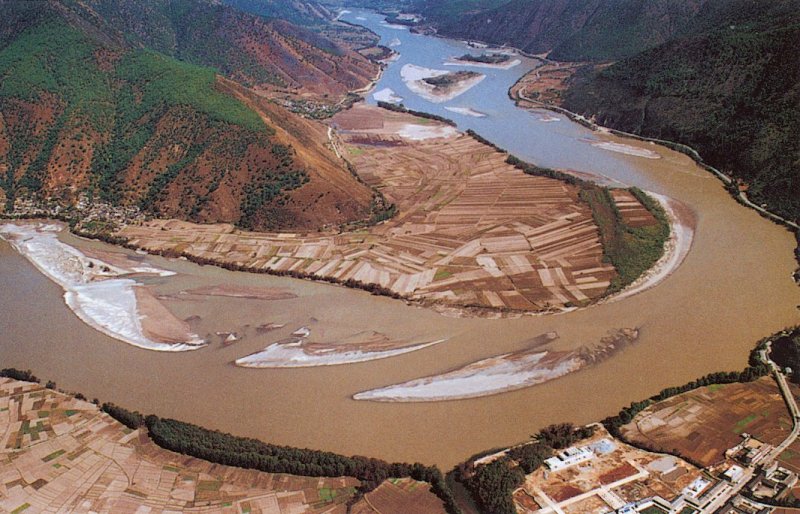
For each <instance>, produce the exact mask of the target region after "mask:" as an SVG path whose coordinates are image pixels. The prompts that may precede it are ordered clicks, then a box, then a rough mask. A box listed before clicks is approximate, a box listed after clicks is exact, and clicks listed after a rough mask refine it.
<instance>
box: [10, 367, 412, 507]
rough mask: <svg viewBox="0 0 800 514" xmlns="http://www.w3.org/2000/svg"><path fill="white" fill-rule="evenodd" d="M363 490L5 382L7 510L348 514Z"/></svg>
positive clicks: (25, 384)
mask: <svg viewBox="0 0 800 514" xmlns="http://www.w3.org/2000/svg"><path fill="white" fill-rule="evenodd" d="M358 485H359V482H358V480H356V479H355V478H348V477H341V478H309V477H299V476H293V475H283V474H271V473H263V472H260V471H255V470H247V469H240V468H234V467H230V466H222V465H218V464H211V463H210V462H206V461H203V460H200V459H195V458H192V457H186V456H183V455H179V454H177V453H173V452H170V451H167V450H164V449H162V448H159V447H158V446H156V445H155V444H154V443H152V442H151V441H150V439H149V438H148V437H147V435H146V433H145V430H144V429H140V430H133V431H132V430H130V429H128V428H126V427H125V426H123V425H122V424H120V423H118V422H117V421H115V420H114V419H112V418H111V417H110V416H108V415H106V414H104V413H101V412H100V411H99V409H98V408H97V407H96V406H95V405H94V404H92V403H89V402H86V401H82V400H78V399H76V398H73V397H71V396H67V395H64V394H61V393H58V392H56V391H53V390H50V389H45V388H44V387H42V386H41V385H39V384H33V383H29V382H19V381H16V380H11V379H7V378H2V379H0V511H2V512H23V511H24V512H25V513H26V514H28V513H35V512H43V511H47V512H56V511H60V512H120V513H133V512H144V511H147V512H165V511H172V512H230V513H237V512H251V513H253V514H255V513H259V512H260V513H272V514H282V513H288V512H311V513H323V512H325V513H334V512H337V513H344V512H345V511H346V510H347V509H346V507H345V503H346V502H347V501H348V500H349V499H350V498H352V496H353V494H354V493H355V487H357V486H358ZM423 485H425V484H423Z"/></svg>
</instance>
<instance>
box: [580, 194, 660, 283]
mask: <svg viewBox="0 0 800 514" xmlns="http://www.w3.org/2000/svg"><path fill="white" fill-rule="evenodd" d="M630 191H631V193H633V195H634V196H635V197H636V198H637V199H638V200H639V202H641V203H642V205H644V206H645V207H646V208H647V210H649V211H650V213H651V214H653V216H654V217H655V218H656V221H657V222H658V223H656V224H655V225H650V226H645V227H631V226H628V225H627V224H625V222H624V220H623V218H622V215H621V214H620V212H619V209H618V208H617V205H616V203H614V200H613V199H612V198H611V194H610V193H609V191H608V189H605V188H599V187H586V188H584V189H582V190H581V192H580V197H581V199H582V200H583V201H585V202H586V203H588V204H589V206H590V207H591V209H592V216H593V218H594V222H595V224H596V225H597V226H598V227H599V229H600V237H601V239H602V242H603V253H604V254H605V258H606V259H607V260H608V261H609V262H610V263H611V264H613V265H614V268H615V269H616V270H617V273H618V276H617V277H614V279H612V281H611V285H610V286H609V288H608V290H607V291H606V294H612V293H615V292H617V291H620V290H622V289H623V288H624V287H625V286H627V285H628V284H630V283H631V282H633V281H634V280H636V279H637V278H639V277H640V276H641V275H642V273H644V272H645V271H647V270H648V269H650V268H651V267H652V266H653V265H654V264H655V263H656V262H657V261H658V259H660V258H661V256H662V255H663V254H664V243H666V241H667V239H668V238H669V234H670V228H669V221H668V220H667V215H666V213H665V212H664V210H663V209H662V208H661V206H660V205H658V203H657V202H656V201H655V200H653V199H652V198H650V197H649V196H647V195H646V194H645V193H644V192H643V191H641V190H639V189H636V188H631V189H630Z"/></svg>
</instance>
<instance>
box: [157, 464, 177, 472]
mask: <svg viewBox="0 0 800 514" xmlns="http://www.w3.org/2000/svg"><path fill="white" fill-rule="evenodd" d="M161 469H163V470H165V471H172V472H174V473H180V471H181V470H180V468H176V467H175V466H169V465H165V466H164V467H163V468H161Z"/></svg>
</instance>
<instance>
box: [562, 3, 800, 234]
mask: <svg viewBox="0 0 800 514" xmlns="http://www.w3.org/2000/svg"><path fill="white" fill-rule="evenodd" d="M737 4H740V5H752V4H753V3H752V2H737ZM762 4H763V2H762ZM733 14H734V15H735V16H736V17H738V18H739V19H740V20H741V19H742V18H743V16H742V14H743V11H742V10H741V9H738V8H737V9H735V12H734V13H733ZM798 48H800V2H797V1H791V2H790V1H784V2H779V1H776V2H773V3H771V9H765V10H761V11H759V12H753V13H751V16H749V17H747V19H746V22H745V23H742V24H735V23H732V22H727V23H725V24H724V25H721V26H719V27H717V28H715V29H712V30H709V31H707V32H705V33H702V34H700V35H694V36H690V37H684V38H678V39H675V40H673V41H670V42H668V43H665V44H663V45H660V46H658V47H656V48H653V49H651V50H648V51H645V52H643V53H641V54H638V55H636V56H634V57H631V58H628V59H625V60H622V61H620V62H618V63H616V64H614V65H613V66H611V67H608V68H606V69H605V70H603V71H600V72H595V73H590V74H586V75H584V76H579V77H578V78H576V79H574V80H573V82H572V84H570V87H569V88H568V90H567V91H566V92H565V94H564V102H563V103H564V106H565V107H566V108H568V109H570V110H572V111H575V112H578V113H582V114H585V115H587V116H594V117H595V118H596V119H597V121H598V122H599V123H601V124H603V125H606V126H610V127H613V128H617V129H620V130H625V131H628V132H634V133H637V134H641V135H645V136H650V137H656V138H662V139H667V140H672V141H677V142H681V143H685V144H688V145H690V146H692V147H694V148H696V149H697V150H698V151H699V152H700V154H701V155H702V156H703V158H704V159H705V160H706V161H707V162H708V163H709V164H711V165H713V166H715V167H717V168H719V169H721V170H722V171H724V172H726V173H728V174H731V175H733V176H734V177H736V178H738V179H740V180H741V181H742V182H743V183H744V184H743V185H742V187H743V188H746V189H747V193H748V195H749V196H750V197H751V199H752V200H753V201H755V202H757V203H759V204H761V203H765V204H768V205H769V206H770V208H771V209H773V210H775V211H776V212H778V213H780V214H782V215H784V216H786V217H788V218H790V219H794V220H800V140H799V139H798V137H797V135H798V134H800V55H798V52H797V49H798Z"/></svg>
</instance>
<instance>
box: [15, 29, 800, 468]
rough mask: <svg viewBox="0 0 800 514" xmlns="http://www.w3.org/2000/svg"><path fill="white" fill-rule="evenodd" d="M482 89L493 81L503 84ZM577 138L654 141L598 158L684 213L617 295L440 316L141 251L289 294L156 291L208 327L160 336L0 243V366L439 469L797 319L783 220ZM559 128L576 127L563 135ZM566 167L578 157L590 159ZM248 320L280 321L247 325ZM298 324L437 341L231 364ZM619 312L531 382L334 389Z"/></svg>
mask: <svg viewBox="0 0 800 514" xmlns="http://www.w3.org/2000/svg"><path fill="white" fill-rule="evenodd" d="M420 37H422V36H420ZM401 48H402V47H401ZM404 94H410V93H407V92H404ZM496 94H497V95H505V90H503V91H497V92H496ZM561 123H562V124H566V123H568V122H567V121H566V120H564V121H562V122H561ZM551 125H554V124H551ZM484 135H490V134H484ZM580 137H584V136H583V135H581V136H580ZM593 137H595V138H599V139H607V140H609V141H616V142H624V143H626V144H629V145H634V146H640V147H643V148H647V149H650V150H654V151H657V152H658V153H659V154H660V155H661V157H662V158H661V159H657V160H656V159H643V158H639V157H634V156H622V155H620V156H618V157H616V158H617V159H618V160H619V162H620V165H621V166H624V167H625V168H626V170H627V171H626V172H625V175H624V176H621V177H620V180H627V179H629V178H630V176H631V171H630V170H635V176H636V177H637V178H636V183H637V184H639V185H643V186H645V187H647V188H648V189H650V190H653V191H656V192H658V193H662V194H666V195H668V196H670V197H672V198H676V199H678V200H680V201H681V202H683V203H684V204H685V205H686V206H687V208H688V209H690V210H691V211H692V212H693V213H694V214H695V216H696V223H697V226H696V231H695V235H694V242H693V247H692V249H691V251H690V252H689V254H688V256H687V257H686V259H685V261H684V262H683V264H682V265H681V266H680V267H679V268H678V270H677V271H676V272H675V273H674V274H673V275H672V276H670V277H669V278H668V279H666V280H665V281H664V282H663V283H661V284H660V285H658V286H657V287H655V288H653V289H650V290H648V291H645V292H643V293H640V294H638V295H635V296H633V297H630V298H627V299H624V300H621V301H619V302H612V303H607V304H602V305H595V306H592V307H589V308H587V309H584V310H579V311H575V312H571V313H567V314H560V315H550V316H538V317H524V318H520V319H500V320H493V319H477V318H451V317H446V316H443V315H441V314H437V313H435V312H433V311H430V310H426V309H422V308H419V307H413V306H407V305H405V304H404V303H402V302H400V301H396V300H391V299H387V298H382V297H376V296H371V295H369V294H368V293H365V292H362V291H356V290H349V289H345V288H342V287H338V286H331V285H324V284H317V283H311V282H305V281H299V280H294V279H288V278H278V277H269V276H266V275H250V274H245V273H236V272H230V271H226V270H222V269H219V268H215V267H211V266H198V265H195V264H192V263H189V262H186V261H181V260H166V259H162V258H158V257H148V258H147V259H148V260H149V261H150V262H152V263H153V264H155V265H156V266H159V267H163V268H166V269H170V270H174V271H177V272H178V273H179V274H178V275H177V276H175V277H169V278H153V277H151V278H146V279H141V281H143V282H145V283H147V284H149V285H152V286H153V287H154V288H155V289H156V290H157V291H158V292H159V293H161V294H168V295H174V294H176V293H178V292H179V291H182V290H186V289H190V288H196V287H202V286H212V285H217V284H241V285H248V286H265V287H282V288H287V289H289V290H291V291H292V292H293V293H295V294H296V295H297V298H293V299H283V300H259V299H235V298H225V297H187V298H186V299H183V298H181V297H180V296H179V297H178V298H179V299H170V300H166V305H167V306H168V307H169V309H170V310H172V311H173V312H174V313H175V314H177V315H178V316H179V317H181V318H189V317H191V316H199V319H197V318H194V319H193V321H192V323H193V329H194V330H195V331H196V332H197V333H198V334H200V335H201V336H209V337H210V340H211V341H212V343H211V344H210V345H209V346H208V347H206V348H203V349H200V350H196V351H191V352H179V353H164V352H155V351H148V350H143V349H139V348H136V347H133V346H130V345H127V344H125V343H122V342H119V341H117V340H114V339H111V338H109V337H107V336H105V335H103V334H101V333H100V332H97V331H96V330H94V329H92V328H91V327H89V326H87V325H85V324H84V323H82V322H81V321H80V320H79V319H78V318H77V317H76V316H75V315H74V314H73V313H72V312H71V311H70V310H69V309H68V308H67V307H66V305H65V304H64V301H63V298H62V294H63V292H62V290H61V288H60V287H59V286H58V285H56V284H55V283H53V282H51V281H50V280H48V279H47V278H46V277H45V276H44V275H42V274H41V273H39V272H38V271H37V270H36V269H35V268H34V267H33V266H32V265H31V264H30V263H29V262H28V261H27V260H25V259H24V258H23V257H22V256H20V255H19V254H17V253H16V252H15V251H14V250H13V249H11V247H10V246H9V245H8V244H6V243H5V242H0V365H2V366H3V367H7V366H13V367H17V368H22V369H32V370H33V371H34V373H35V374H36V375H38V376H39V377H41V378H43V379H51V380H55V381H56V382H57V383H58V386H59V387H61V388H64V389H66V390H73V391H80V392H82V393H83V394H85V395H86V396H87V397H88V398H94V397H97V398H99V399H100V400H102V401H113V402H115V403H118V404H120V405H123V406H126V407H129V408H131V409H138V410H140V411H142V412H146V413H151V412H152V413H155V414H158V415H161V416H167V417H174V418H177V419H181V420H185V421H190V422H194V423H198V424H201V425H203V426H206V427H209V428H216V429H221V430H225V431H229V432H232V433H235V434H237V435H244V436H253V437H258V438H261V439H263V440H266V441H269V442H273V443H278V444H287V445H293V446H299V447H310V448H319V449H325V450H331V451H335V452H338V453H344V454H361V455H368V456H374V457H380V458H384V459H387V460H402V461H420V462H424V463H429V464H438V465H440V466H442V467H443V468H445V469H447V468H449V467H450V466H452V465H454V464H456V463H457V462H459V461H461V460H463V459H465V458H466V457H468V456H469V455H470V454H473V453H475V452H478V451H480V450H484V449H487V448H492V447H498V446H503V445H508V444H511V443H515V442H519V441H521V440H524V439H525V438H527V437H528V436H529V435H530V434H532V433H534V432H535V431H536V430H537V429H538V428H540V427H542V426H544V425H546V424H549V423H554V422H561V421H573V422H577V423H585V422H589V421H593V420H598V419H600V418H602V417H605V416H607V415H610V414H613V413H615V412H616V411H618V410H619V408H620V407H622V406H623V405H627V404H628V403H630V402H631V401H634V400H639V399H642V398H644V397H647V396H649V395H651V394H653V393H655V392H657V391H659V390H660V389H662V388H664V387H667V386H671V385H678V384H682V383H684V382H687V381H689V380H691V379H694V378H696V377H697V376H700V375H703V374H705V373H709V372H713V371H721V370H737V369H740V368H742V367H743V366H744V365H745V363H746V360H747V354H748V351H749V350H750V349H751V348H752V347H753V345H754V344H755V342H756V341H757V340H758V339H760V338H762V337H764V336H766V335H769V334H770V333H772V332H774V331H776V330H779V329H781V328H783V327H785V326H787V325H791V324H796V323H800V311H799V310H798V304H800V288H798V287H797V286H796V285H795V284H794V283H793V281H792V280H791V273H792V271H793V270H794V269H795V267H796V263H795V261H794V259H793V256H792V251H793V248H794V238H793V237H792V235H791V234H790V233H789V232H788V231H786V230H785V229H783V228H781V227H779V226H776V225H774V224H772V223H771V222H769V221H767V220H765V219H763V218H761V217H760V216H759V215H758V214H756V213H755V212H754V211H752V210H749V209H746V208H744V207H742V206H740V205H739V204H737V203H736V202H735V201H734V200H733V199H731V198H730V196H729V195H728V194H727V193H726V192H725V191H724V189H723V186H722V184H721V183H720V182H719V181H718V180H717V179H715V178H713V177H712V176H711V175H710V174H708V173H707V172H705V171H703V170H701V169H699V168H698V167H697V166H696V165H695V164H694V163H693V162H692V161H691V160H690V159H689V158H688V157H686V156H684V155H682V154H678V153H676V152H672V151H670V150H666V149H664V148H660V147H656V146H654V145H650V144H648V143H640V142H635V141H633V142H632V141H628V140H624V141H623V140H621V139H620V138H616V137H613V136H604V135H594V136H593ZM574 144H575V145H583V144H585V143H582V142H580V141H578V140H577V139H576V140H575V143H574ZM598 151H600V150H598ZM581 169H583V170H584V171H593V163H592V162H591V160H587V161H586V162H585V165H584V166H582V168H581ZM62 237H63V240H64V241H65V242H67V243H69V244H73V245H76V246H78V247H100V248H108V249H113V248H112V247H108V246H107V245H103V244H100V243H96V242H89V241H83V240H79V239H77V238H75V237H74V236H72V235H69V234H62ZM264 323H278V324H285V327H284V328H282V329H278V330H275V331H272V332H269V333H257V331H256V330H255V327H256V326H258V325H261V324H264ZM301 326H307V327H309V328H310V329H311V331H312V336H313V337H314V338H316V339H317V340H322V341H332V340H335V339H337V338H340V337H346V336H349V335H352V334H354V333H357V332H362V331H367V330H375V331H379V332H382V333H385V334H389V335H391V336H392V337H397V338H402V339H407V340H410V341H411V340H418V341H423V340H433V339H440V338H447V341H446V342H444V343H441V344H439V345H436V346H432V347H429V348H426V349H424V350H420V351H416V352H413V353H409V354H404V355H400V356H397V357H392V358H388V359H384V360H378V361H372V362H365V363H358V364H349V365H341V366H325V367H316V368H300V369H242V368H237V367H235V366H233V365H232V362H233V361H234V360H235V359H237V358H239V357H242V356H244V355H247V354H249V353H252V352H255V351H258V350H260V349H262V348H263V347H264V346H266V345H267V344H269V343H270V342H273V341H276V340H279V339H282V338H286V337H288V336H289V334H290V333H291V332H292V331H294V330H296V329H297V328H299V327H301ZM622 327H631V328H639V329H640V333H641V335H640V339H639V341H638V343H637V344H635V345H634V346H632V347H630V348H627V349H626V350H624V351H623V352H622V353H620V354H619V355H617V356H615V357H613V358H611V359H610V360H607V361H605V362H603V363H601V364H599V365H597V366H595V367H591V368H588V369H586V370H583V371H581V372H578V373H575V374H572V375H569V376H566V377H564V378H560V379H557V380H554V381H552V382H548V383H545V384H543V385H539V386H535V387H530V388H527V389H522V390H518V391H514V392H510V393H505V394H500V395H495V396H489V397H483V398H476V399H469V400H460V401H449V402H433V403H403V404H399V403H374V402H367V401H363V402H362V401H355V400H352V399H351V396H352V395H353V394H355V393H358V392H361V391H366V390H369V389H374V388H379V387H383V386H386V385H389V384H394V383H398V382H404V381H407V380H411V379H414V378H418V377H422V376H426V375H433V374H436V373H441V372H444V371H447V370H450V369H453V368H457V367H460V366H463V365H465V364H468V363H470V362H473V361H476V360H478V359H481V358H485V357H488V356H491V355H497V354H500V353H504V352H511V351H516V350H520V349H522V348H524V347H525V346H526V342H527V341H530V340H531V339H532V338H534V337H536V336H539V335H541V334H544V333H546V332H550V331H555V332H557V333H558V334H559V339H558V340H557V341H556V342H555V345H554V347H555V348H556V349H571V348H576V347H579V346H581V345H583V344H586V343H593V342H596V341H598V340H599V339H600V338H601V337H602V336H603V335H605V334H606V332H607V331H609V330H612V329H617V328H622ZM230 331H235V332H237V333H239V334H244V337H243V338H242V339H241V340H240V341H238V342H236V343H234V344H231V345H228V346H223V345H222V344H221V337H219V336H217V335H215V333H216V332H230Z"/></svg>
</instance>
